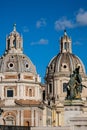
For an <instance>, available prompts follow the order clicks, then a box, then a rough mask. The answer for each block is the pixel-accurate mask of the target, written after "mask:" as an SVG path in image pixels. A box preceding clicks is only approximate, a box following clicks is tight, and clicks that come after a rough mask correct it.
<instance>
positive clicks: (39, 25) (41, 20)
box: [36, 18, 47, 28]
mask: <svg viewBox="0 0 87 130" xmlns="http://www.w3.org/2000/svg"><path fill="white" fill-rule="evenodd" d="M46 25H47V23H46V20H45V19H44V18H41V19H40V20H38V21H37V22H36V27H37V28H41V27H45V26H46Z"/></svg>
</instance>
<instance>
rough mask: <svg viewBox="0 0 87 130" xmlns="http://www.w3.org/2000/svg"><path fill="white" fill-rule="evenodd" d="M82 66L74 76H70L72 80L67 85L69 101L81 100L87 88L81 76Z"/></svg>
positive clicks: (75, 71) (74, 72)
mask: <svg viewBox="0 0 87 130" xmlns="http://www.w3.org/2000/svg"><path fill="white" fill-rule="evenodd" d="M79 69H80V66H78V67H77V68H76V69H75V70H74V71H73V74H71V75H70V80H69V82H68V84H67V96H66V99H67V100H75V99H81V92H82V89H83V87H85V88H87V87H86V86H85V85H82V77H81V75H80V74H79Z"/></svg>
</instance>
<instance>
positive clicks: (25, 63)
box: [0, 25, 87, 126]
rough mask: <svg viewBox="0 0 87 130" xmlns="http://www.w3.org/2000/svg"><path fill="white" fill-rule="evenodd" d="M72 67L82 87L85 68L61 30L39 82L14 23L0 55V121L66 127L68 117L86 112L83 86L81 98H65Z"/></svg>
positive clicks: (86, 113)
mask: <svg viewBox="0 0 87 130" xmlns="http://www.w3.org/2000/svg"><path fill="white" fill-rule="evenodd" d="M76 67H80V75H81V77H82V84H83V85H84V86H86V83H87V75H86V72H85V67H84V65H83V63H82V61H81V59H80V58H79V57H78V56H76V55H74V54H73V53H72V40H71V38H69V37H68V35H67V33H66V31H64V35H63V37H61V40H60V52H59V53H58V54H57V55H56V56H54V57H53V58H52V59H51V61H50V63H49V64H48V67H47V70H46V75H45V85H42V84H41V78H40V76H39V74H37V71H36V68H35V66H34V64H33V63H32V61H31V60H30V58H29V57H27V56H26V55H25V54H24V53H23V38H22V36H21V35H20V34H19V33H18V32H17V31H16V25H14V28H13V31H12V32H11V33H10V34H9V35H8V36H7V37H6V50H5V52H4V54H3V55H2V56H1V57H0V108H1V109H0V111H1V110H2V111H1V117H0V122H1V124H2V125H18V126H66V125H67V124H69V123H70V121H71V120H72V118H75V117H78V116H79V115H81V114H83V115H87V88H85V87H83V90H82V92H81V98H82V100H77V101H76V100H74V101H69V100H68V101H67V100H65V99H66V96H67V95H66V94H67V87H66V85H67V83H68V82H69V79H70V74H72V73H73V71H74V70H75V68H76ZM71 122H72V121H71Z"/></svg>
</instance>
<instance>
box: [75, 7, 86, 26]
mask: <svg viewBox="0 0 87 130" xmlns="http://www.w3.org/2000/svg"><path fill="white" fill-rule="evenodd" d="M76 22H77V23H78V24H79V25H81V26H87V11H84V10H83V9H82V8H81V9H79V11H78V13H77V15H76Z"/></svg>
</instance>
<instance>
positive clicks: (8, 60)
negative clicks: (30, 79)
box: [0, 25, 36, 74]
mask: <svg viewBox="0 0 87 130" xmlns="http://www.w3.org/2000/svg"><path fill="white" fill-rule="evenodd" d="M4 72H20V73H21V72H29V73H33V74H36V68H35V66H34V65H33V63H32V62H31V60H30V59H29V58H28V57H27V56H26V55H24V54H23V40H22V37H21V36H20V34H19V33H18V32H17V31H16V25H14V29H13V31H12V32H11V33H10V34H9V35H8V36H7V38H6V51H5V54H4V55H3V56H2V57H1V58H0V73H4Z"/></svg>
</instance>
